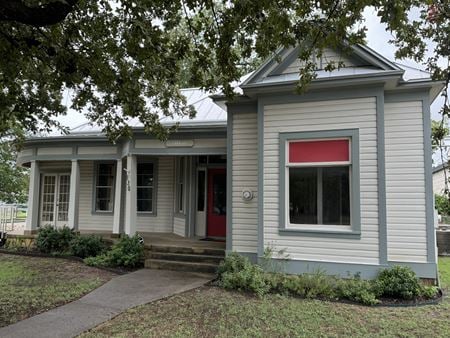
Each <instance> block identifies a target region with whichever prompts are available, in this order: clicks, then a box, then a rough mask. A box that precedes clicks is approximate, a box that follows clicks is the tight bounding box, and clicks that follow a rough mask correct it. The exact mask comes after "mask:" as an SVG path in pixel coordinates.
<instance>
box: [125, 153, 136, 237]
mask: <svg viewBox="0 0 450 338" xmlns="http://www.w3.org/2000/svg"><path fill="white" fill-rule="evenodd" d="M125 196H126V198H125V233H126V234H127V235H130V236H133V235H134V234H135V233H136V213H137V208H136V198H137V196H136V156H133V155H128V156H127V182H126V195H125Z"/></svg>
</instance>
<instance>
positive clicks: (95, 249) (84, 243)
mask: <svg viewBox="0 0 450 338" xmlns="http://www.w3.org/2000/svg"><path fill="white" fill-rule="evenodd" d="M70 249H71V252H72V255H74V256H77V257H81V258H86V257H95V256H98V255H101V254H102V253H104V252H105V251H106V249H107V245H106V242H105V240H104V239H103V238H102V237H100V236H97V235H87V236H76V237H75V238H74V239H73V240H72V241H71V242H70Z"/></svg>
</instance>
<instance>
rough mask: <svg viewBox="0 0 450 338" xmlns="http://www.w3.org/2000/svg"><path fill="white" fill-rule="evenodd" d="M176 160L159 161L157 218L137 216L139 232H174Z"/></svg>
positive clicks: (163, 158)
mask: <svg viewBox="0 0 450 338" xmlns="http://www.w3.org/2000/svg"><path fill="white" fill-rule="evenodd" d="M173 169H174V158H173V157H169V156H168V157H160V158H159V159H158V170H157V175H158V177H157V182H158V188H157V191H156V204H157V205H156V216H143V215H139V213H138V215H137V218H136V220H137V231H138V232H172V217H173V200H174V183H173V177H174V173H173Z"/></svg>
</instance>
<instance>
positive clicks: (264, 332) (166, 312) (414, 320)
mask: <svg viewBox="0 0 450 338" xmlns="http://www.w3.org/2000/svg"><path fill="white" fill-rule="evenodd" d="M439 268H440V271H441V282H442V285H443V286H444V287H446V288H448V287H450V258H442V259H440V266H439ZM449 332H450V299H449V298H446V299H445V300H444V301H443V302H441V303H440V304H438V305H429V306H422V307H408V308H388V307H365V306H358V305H351V304H343V303H332V302H324V301H318V300H303V299H296V298H288V297H282V296H277V295H269V296H266V297H264V298H261V299H259V298H256V297H253V296H250V295H246V294H242V293H237V292H228V291H225V290H222V289H220V288H217V287H203V288H200V289H197V290H193V291H190V292H186V293H184V294H180V295H177V296H174V297H171V298H168V299H165V300H161V301H158V302H154V303H150V304H146V305H143V306H139V307H136V308H134V309H130V310H128V311H126V312H124V313H122V314H121V315H119V316H117V317H116V318H114V319H113V320H111V321H108V322H106V323H104V324H102V325H100V326H98V327H97V328H95V329H93V330H92V331H89V332H87V333H85V334H83V335H82V337H83V338H88V337H89V338H91V337H236V336H239V337H344V336H345V337H346V336H351V337H377V336H378V337H381V336H382V337H386V336H387V337H412V336H419V337H426V336H431V335H432V336H433V337H448V336H449Z"/></svg>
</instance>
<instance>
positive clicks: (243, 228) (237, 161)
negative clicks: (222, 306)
mask: <svg viewBox="0 0 450 338" xmlns="http://www.w3.org/2000/svg"><path fill="white" fill-rule="evenodd" d="M232 138H233V140H232V146H233V149H232V154H233V155H232V156H233V158H232V172H233V186H232V200H231V202H232V215H233V216H232V222H231V224H232V250H233V251H238V252H250V253H256V252H257V247H258V243H257V241H258V232H257V224H258V196H257V188H258V130H257V114H256V112H255V113H251V112H250V113H238V114H234V115H233V132H232ZM229 160H230V159H229ZM244 189H245V190H251V191H253V193H254V198H253V200H251V201H248V202H246V201H244V200H242V191H243V190H244Z"/></svg>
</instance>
